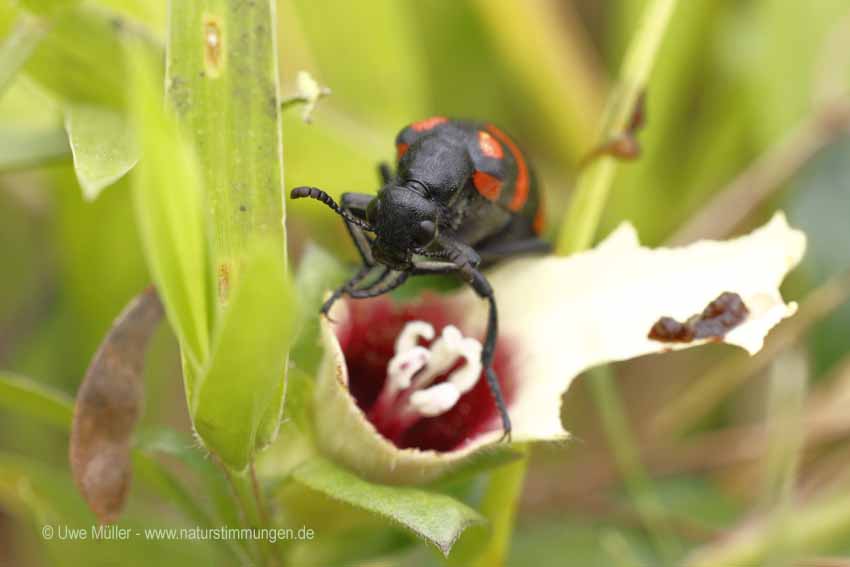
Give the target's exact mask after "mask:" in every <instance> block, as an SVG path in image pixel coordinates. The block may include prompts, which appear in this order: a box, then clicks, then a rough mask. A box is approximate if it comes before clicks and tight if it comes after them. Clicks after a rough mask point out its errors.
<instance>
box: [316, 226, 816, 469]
mask: <svg viewBox="0 0 850 567" xmlns="http://www.w3.org/2000/svg"><path fill="white" fill-rule="evenodd" d="M804 250H805V236H804V235H803V233H802V232H800V231H798V230H794V229H792V228H790V227H789V226H788V224H787V222H786V220H785V217H784V215H782V214H781V213H777V214H776V215H775V216H774V217H773V219H772V220H771V221H770V222H769V223H768V224H767V225H765V226H763V227H762V228H760V229H758V230H756V231H754V232H752V233H751V234H749V235H746V236H743V237H740V238H737V239H734V240H730V241H726V242H712V241H702V242H698V243H695V244H692V245H690V246H686V247H682V248H659V249H655V250H652V249H649V248H646V247H642V246H641V245H640V243H639V241H638V238H637V233H636V231H635V230H634V228H633V227H632V226H631V225H629V224H624V225H622V226H620V227H619V228H618V229H617V230H615V231H614V232H613V233H612V234H611V235H610V236H609V237H608V238H607V239H606V240H605V241H603V242H602V243H601V244H599V245H598V246H597V247H596V248H594V249H593V250H590V251H587V252H583V253H580V254H576V255H573V256H570V257H566V258H562V257H554V256H546V257H528V258H521V259H516V260H513V261H510V262H507V263H504V264H502V265H500V266H499V267H497V268H495V269H493V270H492V271H490V272H488V273H487V277H488V279H489V280H490V282H491V284H492V285H493V288H494V290H495V293H496V300H497V304H498V309H499V321H500V332H499V339H498V343H497V346H496V354H495V360H494V369H495V370H496V373H497V374H498V376H499V380H500V383H501V386H502V391H503V393H504V396H505V401H506V404H507V406H508V412H509V414H510V417H511V421H512V423H513V440H514V441H541V440H558V439H564V438H566V437H568V433H567V432H566V431H564V429H563V426H562V424H561V418H560V415H561V411H560V410H561V396H562V395H563V393H564V392H565V391H566V390H567V388H568V387H569V385H570V383H571V382H572V380H573V378H575V377H576V376H577V375H578V374H580V373H581V372H582V371H584V370H586V369H588V368H591V367H594V366H597V365H600V364H603V363H606V362H611V361H617V360H626V359H629V358H634V357H637V356H641V355H644V354H648V353H654V352H664V351H669V350H673V349H679V348H686V347H690V346H693V345H698V344H703V343H705V342H708V341H722V342H726V343H729V344H733V345H737V346H739V347H742V348H744V349H746V350H747V351H748V352H750V353H751V354H753V353H755V352H757V351H758V350H759V349H760V348H761V347H762V344H763V340H764V337H765V335H766V334H767V333H768V331H769V330H770V329H771V328H772V327H774V326H775V325H776V324H777V323H778V322H779V321H781V320H782V319H784V318H786V317H789V316H791V315H792V314H793V313H794V312H795V311H796V305H795V304H794V303H789V304H786V303H785V302H784V301H783V299H782V296H781V295H780V293H779V290H778V288H779V285H780V284H781V282H782V280H783V279H784V277H785V275H786V274H787V272H788V271H789V270H791V269H792V268H793V267H794V266H796V265H797V263H798V262H799V261H800V259H801V257H802V255H803V252H804ZM727 308H728V309H727ZM486 310H487V305H486V302H484V301H482V300H481V299H480V298H478V297H477V296H475V295H474V293H472V291H471V290H468V289H463V290H461V291H458V292H454V293H452V294H449V295H445V296H438V295H434V294H428V295H425V296H423V297H421V298H420V299H418V300H416V301H412V302H407V303H400V304H396V303H394V302H393V301H392V300H391V299H389V298H387V297H381V298H376V299H371V300H358V301H339V302H337V305H336V306H335V307H334V310H333V311H332V313H331V320H333V321H337V323H335V324H334V323H331V322H330V321H329V320H326V319H325V320H323V321H322V340H323V343H324V347H325V354H324V358H323V362H322V365H321V368H320V370H319V375H318V380H317V387H316V406H315V407H316V412H315V416H316V417H315V419H316V429H317V438H318V441H319V445H320V447H321V448H322V450H323V451H325V452H326V453H328V454H330V455H331V456H332V457H334V458H336V459H338V460H340V461H342V462H343V463H344V464H346V465H347V466H349V467H351V468H353V469H354V470H356V471H358V472H359V473H360V474H361V475H362V476H364V477H366V478H369V479H371V480H374V481H378V482H386V483H421V482H429V481H431V480H434V479H436V478H438V477H439V476H441V475H442V474H444V473H445V472H447V471H448V470H450V469H451V468H452V467H454V466H457V465H458V464H459V463H460V462H462V461H463V460H464V459H466V458H467V457H469V456H470V455H472V454H473V453H475V452H476V451H478V450H480V449H482V448H485V447H488V446H492V445H494V444H496V443H497V442H498V440H499V438H500V437H501V435H502V431H501V424H500V421H499V415H498V412H497V410H496V407H495V404H494V402H493V399H492V397H491V395H490V393H489V391H488V388H487V384H486V381H485V380H484V379H483V378H482V375H483V373H482V372H481V366H480V362H478V353H480V348H481V345H480V342H479V341H478V338H480V337H482V336H483V333H484V327H485V324H486V315H487V311H486ZM700 313H702V315H701V316H700V315H698V314H700ZM689 318H690V319H689ZM677 321H686V322H685V323H678V322H677ZM674 331H675V332H676V333H677V334H674V335H670V336H669V337H667V338H669V340H665V337H666V335H665V333H671V332H674ZM659 339H662V340H659Z"/></svg>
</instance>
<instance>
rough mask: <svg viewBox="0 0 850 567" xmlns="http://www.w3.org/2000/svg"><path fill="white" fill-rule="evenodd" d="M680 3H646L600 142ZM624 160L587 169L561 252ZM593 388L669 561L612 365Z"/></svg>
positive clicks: (633, 99) (638, 86) (586, 236)
mask: <svg viewBox="0 0 850 567" xmlns="http://www.w3.org/2000/svg"><path fill="white" fill-rule="evenodd" d="M675 7H676V0H653V1H652V2H651V3H649V4H648V5H647V7H646V8H645V10H644V13H643V17H642V19H641V23H640V26H639V27H638V30H637V31H636V33H635V35H634V37H633V38H632V41H631V43H630V45H629V48H628V50H627V52H626V55H625V57H624V59H623V64H622V68H621V71H620V82H619V85H618V86H617V88H616V90H615V91H614V92H613V93H612V95H611V97H610V99H609V100H608V103H607V106H606V110H605V116H604V119H603V124H602V136H601V137H600V143H604V142H605V141H606V140H610V139H613V138H614V137H616V136H617V135H619V134H621V133H623V132H624V131H625V130H626V128H627V126H628V124H629V122H630V120H631V118H632V115H633V113H634V110H635V107H636V105H637V103H638V100H639V98H640V97H641V95H642V94H643V93H644V91H645V90H646V86H647V82H648V80H649V75H650V73H651V71H652V68H653V65H654V63H655V59H656V56H657V54H658V50H659V48H660V46H661V42H662V40H663V38H664V35H665V32H666V30H667V26H668V24H669V22H670V18H671V17H672V14H673V11H674V9H675ZM618 165H619V164H618V162H617V160H615V159H614V158H612V157H608V156H603V157H600V158H599V159H597V160H595V161H593V162H592V163H591V164H590V165H589V166H587V168H586V169H585V170H584V172H583V173H582V175H581V177H580V178H579V180H578V183H577V186H576V190H575V195H574V197H573V201H572V204H571V205H570V208H569V210H568V211H567V214H566V217H565V219H564V221H563V223H562V225H561V232H560V237H559V239H558V242H557V245H556V252H557V253H558V254H560V255H567V254H572V253H575V252H580V251H582V250H585V249H587V248H589V247H590V246H591V245H592V244H593V240H594V237H595V234H596V230H597V227H598V225H599V220H600V218H601V216H602V210H603V208H604V206H605V202H606V201H607V198H608V193H609V192H610V190H611V185H612V184H613V181H614V177H615V174H616V172H617V168H618ZM591 389H592V392H593V396H594V400H595V402H596V404H597V406H598V408H599V411H600V414H601V417H602V421H603V426H604V428H605V431H606V434H607V437H608V441H609V442H610V443H611V447H612V450H613V452H614V457H615V459H616V461H617V464H618V466H619V467H620V470H621V472H622V474H623V477H624V480H625V483H626V487H627V489H628V490H629V492H630V494H631V496H632V499H633V500H634V502H635V505H636V507H637V510H638V513H639V514H640V516H641V520H642V521H643V523H644V525H645V526H646V528H647V531H648V532H649V533H650V535H651V536H652V539H653V542H654V544H655V547H656V549H657V551H658V553H659V554H660V555H661V556H662V557H663V558H664V559H666V560H668V561H669V560H671V559H672V558H673V557H674V556H675V555H676V553H677V549H676V545H675V543H674V541H673V540H672V539H671V538H670V537H669V536H668V534H667V533H666V530H665V529H664V525H663V522H662V521H661V516H662V514H663V510H662V506H661V504H660V502H659V501H658V500H657V499H656V497H655V495H654V493H653V491H652V489H651V485H650V481H649V477H648V475H647V474H646V472H645V471H644V469H643V467H642V466H641V464H640V459H639V456H638V453H637V450H636V448H635V443H634V440H633V439H632V437H631V435H630V433H629V429H628V424H627V421H626V419H625V416H624V412H623V408H622V402H621V400H620V397H619V394H618V392H617V388H616V384H615V383H614V381H613V378H612V376H611V372H610V370H609V369H607V368H602V369H599V370H597V371H595V372H593V373H592V376H591Z"/></svg>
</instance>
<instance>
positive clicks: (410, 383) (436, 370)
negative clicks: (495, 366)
mask: <svg viewBox="0 0 850 567" xmlns="http://www.w3.org/2000/svg"><path fill="white" fill-rule="evenodd" d="M434 335H435V333H434V327H433V326H431V324H430V323H426V322H425V321H411V322H410V323H407V324H406V325H405V326H404V329H402V331H401V333H400V334H399V336H398V338H397V339H396V342H395V356H393V357H392V359H390V362H389V364H387V381H386V383H385V384H384V390H383V392H382V393H381V397H382V398H384V399H390V398H392V399H394V398H395V397H396V395H397V394H399V393H402V392H404V393H405V394H406V396H405V397H406V400H407V401H406V404H407V406H406V407H404V408H400V409H401V411H402V412H403V413H408V412H411V411H412V412H414V413H416V414H418V415H420V416H427V417H433V416H436V415H440V414H443V413H445V412H447V411H448V410H450V409H451V408H453V407H454V406H455V404H456V403H457V401H458V400H459V399H460V397H461V396H462V395H463V394H465V393H466V392H468V391H469V390H471V389H472V388H473V387H474V386H475V384H476V382H478V378H479V376H481V369H482V366H481V343H480V342H478V341H477V340H475V339H473V338H469V337H464V336H463V335H461V333H460V331H459V330H458V329H457V327H455V326H453V325H448V326H446V327H445V328H444V329H443V333H442V334H441V335H440V337H439V338H437V340H435V341H434V342H433V343H431V346H430V347H429V348H425V347H423V346H420V345H419V344H418V343H419V339H420V338H422V339H425V340H431V339H433V338H434ZM461 359H462V360H463V361H464V364H463V366H461V367H459V368H457V369H456V370H455V371H454V372H452V373H451V374H449V375H448V377H447V378H446V381H445V382H440V383H439V384H435V385H432V383H433V382H434V380H435V379H436V378H437V377H438V376H440V375H442V374H445V373H446V372H448V371H449V370H451V369H452V368H453V367H454V366H456V365H457V363H458V361H459V360H461Z"/></svg>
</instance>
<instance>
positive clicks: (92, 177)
mask: <svg viewBox="0 0 850 567" xmlns="http://www.w3.org/2000/svg"><path fill="white" fill-rule="evenodd" d="M65 129H66V131H67V132H68V139H69V141H70V143H71V151H72V152H73V156H74V171H75V172H76V173H77V180H78V181H79V182H80V187H82V189H83V195H84V196H85V198H86V199H88V200H89V201H91V200H94V199H96V198H97V196H98V195H99V194H100V192H101V191H102V190H103V189H105V188H106V187H108V186H110V185H112V184H113V183H115V182H116V181H118V180H119V179H121V178H122V177H123V176H124V175H125V174H126V173H127V172H128V171H130V170H131V169H132V168H133V166H134V165H136V162H137V161H138V153H137V151H136V146H135V143H134V140H133V137H132V132H131V131H130V130H129V128H128V124H127V118H126V117H125V116H124V115H123V114H121V113H119V112H117V111H114V110H110V109H108V108H102V107H96V106H89V105H82V104H80V105H72V106H70V107H69V108H68V110H67V113H66V115H65Z"/></svg>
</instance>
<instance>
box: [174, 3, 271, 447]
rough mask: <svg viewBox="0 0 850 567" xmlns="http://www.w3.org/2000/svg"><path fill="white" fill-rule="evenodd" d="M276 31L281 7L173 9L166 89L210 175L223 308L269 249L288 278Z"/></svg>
mask: <svg viewBox="0 0 850 567" xmlns="http://www.w3.org/2000/svg"><path fill="white" fill-rule="evenodd" d="M276 24H277V19H276V16H275V2H274V1H273V0H258V1H256V2H243V1H241V0H197V1H193V2H186V1H184V0H171V2H170V4H169V32H168V45H167V49H166V54H167V58H166V60H167V65H166V87H167V91H168V97H169V99H170V101H171V103H172V105H173V107H174V109H175V111H176V113H177V114H178V116H179V117H180V118H181V120H182V122H183V123H184V124H185V125H186V126H187V128H188V131H189V132H191V134H192V136H193V138H194V142H195V146H196V148H197V154H198V158H199V162H200V164H201V168H202V173H203V182H204V189H205V195H206V203H205V204H206V215H207V223H208V227H209V233H210V262H211V270H212V274H213V278H214V280H215V284H214V286H213V289H215V290H216V293H215V294H216V298H215V300H213V301H212V302H211V303H213V304H215V305H216V306H217V308H219V309H221V308H223V307H224V306H225V305H226V304H227V302H228V300H229V298H230V295H231V290H232V289H235V286H236V285H237V283H238V282H239V280H240V274H241V271H242V269H243V267H244V266H243V263H244V261H245V259H246V258H248V257H250V256H251V255H252V253H253V252H255V251H256V248H257V246H258V245H259V244H262V243H267V242H272V243H273V245H274V247H275V255H276V257H277V258H278V259H279V262H280V263H281V264H283V268H282V269H283V270H285V264H286V231H285V228H284V218H285V208H284V200H283V198H282V196H283V154H282V138H281V124H282V123H281V114H280V104H279V100H280V85H279V79H278V61H277V46H276V41H277V39H276ZM213 319H215V317H213ZM202 378H203V377H199V378H198V379H199V380H200V379H202ZM285 387H286V381H285V379H281V380H280V381H279V382H278V383H277V384H276V385H275V388H276V391H275V392H274V393H273V394H272V395H273V399H274V403H270V404H268V408H267V410H266V412H265V414H264V415H263V417H262V418H261V420H260V423H259V425H258V426H257V433H256V440H255V447H257V448H261V447H264V446H266V445H268V444H269V443H270V442H271V441H272V440H274V438H275V437H276V435H277V429H278V424H279V422H280V416H281V412H282V409H283V398H284V392H285ZM200 390H201V388H200V385H199V384H193V385H192V388H191V391H188V392H187V395H188V396H189V398H190V400H189V403H190V407H192V408H194V407H195V404H194V402H195V401H196V398H197V395H198V392H199V391H200Z"/></svg>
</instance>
